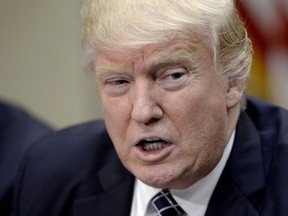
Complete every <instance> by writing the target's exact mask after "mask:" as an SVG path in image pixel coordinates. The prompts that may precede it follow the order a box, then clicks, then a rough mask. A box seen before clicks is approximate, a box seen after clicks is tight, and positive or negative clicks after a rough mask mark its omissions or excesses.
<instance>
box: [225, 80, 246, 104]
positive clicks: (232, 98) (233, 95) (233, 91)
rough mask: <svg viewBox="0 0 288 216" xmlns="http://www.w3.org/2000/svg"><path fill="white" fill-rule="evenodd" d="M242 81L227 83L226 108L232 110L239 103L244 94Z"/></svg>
mask: <svg viewBox="0 0 288 216" xmlns="http://www.w3.org/2000/svg"><path fill="white" fill-rule="evenodd" d="M244 87H245V84H244V81H235V80H232V81H230V82H229V85H228V88H227V91H226V106H227V108H233V107H235V106H237V105H238V104H240V103H241V98H242V96H243V92H244Z"/></svg>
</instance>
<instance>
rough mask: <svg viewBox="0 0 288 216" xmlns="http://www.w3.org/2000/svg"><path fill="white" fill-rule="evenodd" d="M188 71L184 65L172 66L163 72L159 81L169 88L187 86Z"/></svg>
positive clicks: (174, 88) (175, 88)
mask: <svg viewBox="0 0 288 216" xmlns="http://www.w3.org/2000/svg"><path fill="white" fill-rule="evenodd" d="M187 79H188V71H187V70H186V68H184V67H179V68H178V67H177V68H170V69H167V70H164V71H163V72H162V73H161V76H160V79H159V83H160V84H161V85H162V87H163V88H165V89H167V90H177V89H179V88H182V87H184V86H185V83H186V81H187Z"/></svg>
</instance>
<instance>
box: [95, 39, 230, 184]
mask: <svg viewBox="0 0 288 216" xmlns="http://www.w3.org/2000/svg"><path fill="white" fill-rule="evenodd" d="M96 79H97V83H98V87H99V91H100V96H101V100H102V106H103V111H104V117H105V122H106V126H107V130H108V133H109V135H110V137H111V139H112V141H113V143H114V146H115V148H116V151H117V153H118V155H119V157H120V159H121V161H122V162H123V164H124V165H125V167H126V168H127V169H128V170H130V172H132V173H133V174H134V175H135V176H136V177H137V178H138V179H140V180H141V181H143V182H144V183H146V184H148V185H151V186H154V187H159V188H178V189H179V188H185V187H188V186H190V185H192V184H193V183H195V182H196V181H197V180H199V179H200V178H202V177H204V176H205V175H207V174H208V173H209V172H210V171H211V170H212V169H213V168H214V167H215V165H216V164H217V162H218V161H219V159H220V158H221V156H222V153H223V150H224V148H225V146H226V143H227V142H228V139H229V137H230V134H231V131H232V130H233V128H231V124H230V123H229V118H228V109H227V106H226V94H225V92H226V90H225V87H224V86H223V83H222V82H221V81H220V79H219V77H218V75H217V72H216V69H215V67H214V66H213V63H212V57H211V53H210V52H209V50H208V49H207V48H205V46H204V45H202V44H200V43H199V44H198V45H195V46H189V45H187V44H185V43H183V42H174V43H170V44H168V45H167V44H166V46H160V45H149V46H145V47H142V48H141V49H139V50H136V51H135V50H134V51H132V50H122V51H115V52H98V53H97V54H96Z"/></svg>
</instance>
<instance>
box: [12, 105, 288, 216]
mask: <svg viewBox="0 0 288 216" xmlns="http://www.w3.org/2000/svg"><path fill="white" fill-rule="evenodd" d="M133 183H134V177H133V176H132V175H131V174H130V173H129V172H128V171H127V170H126V169H125V168H124V167H123V166H122V164H121V162H120V161H119V159H118V157H117V155H116V153H115V151H114V148H113V145H112V143H111V141H110V139H109V136H108V134H107V132H106V129H105V126H104V124H103V122H101V121H100V122H99V121H98V122H90V123H86V124H84V125H80V126H76V127H73V128H69V129H66V130H63V131H61V132H59V133H56V134H54V135H53V136H50V137H49V138H46V139H43V140H42V141H41V142H39V143H38V144H36V145H34V148H32V149H31V150H30V152H29V154H27V155H26V157H25V160H24V161H23V164H22V168H21V172H20V173H19V176H18V180H17V191H16V199H15V209H16V212H15V216H68V215H69V216H70V215H71V216H72V215H73V216H115V215H119V216H128V215H129V212H130V206H131V200H132V194H133ZM216 215H217V216H256V215H263V216H287V215H288V112H287V111H285V110H283V109H280V108H277V107H275V106H272V105H269V104H266V103H262V102H260V101H257V100H249V102H248V109H247V111H246V112H243V113H241V116H240V119H239V122H238V125H237V131H236V137H235V144H234V146H233V149H232V152H231V156H230V157H229V159H228V162H227V165H226V166H225V168H224V171H223V173H222V175H221V177H220V179H219V182H218V184H217V186H216V188H215V191H214V192H213V195H212V198H211V200H210V203H209V206H208V209H207V212H206V216H216Z"/></svg>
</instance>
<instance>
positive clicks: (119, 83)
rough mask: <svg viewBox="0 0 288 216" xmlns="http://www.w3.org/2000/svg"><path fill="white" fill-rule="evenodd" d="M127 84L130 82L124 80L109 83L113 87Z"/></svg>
mask: <svg viewBox="0 0 288 216" xmlns="http://www.w3.org/2000/svg"><path fill="white" fill-rule="evenodd" d="M126 83H128V81H127V80H124V79H123V80H121V79H119V80H114V81H110V82H108V84H111V85H123V84H126Z"/></svg>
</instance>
